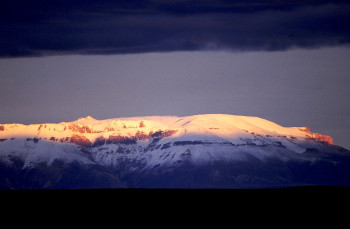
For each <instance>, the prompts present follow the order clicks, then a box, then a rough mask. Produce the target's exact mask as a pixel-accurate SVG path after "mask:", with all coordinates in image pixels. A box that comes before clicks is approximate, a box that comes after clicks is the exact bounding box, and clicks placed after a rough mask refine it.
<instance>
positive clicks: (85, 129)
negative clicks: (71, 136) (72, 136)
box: [68, 123, 93, 133]
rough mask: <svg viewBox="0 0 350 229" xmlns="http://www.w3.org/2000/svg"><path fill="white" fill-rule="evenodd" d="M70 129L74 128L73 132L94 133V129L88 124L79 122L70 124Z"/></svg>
mask: <svg viewBox="0 0 350 229" xmlns="http://www.w3.org/2000/svg"><path fill="white" fill-rule="evenodd" d="M68 129H70V130H72V131H73V132H79V133H93V131H92V129H90V127H88V126H87V125H78V124H74V123H72V124H70V125H69V126H68Z"/></svg>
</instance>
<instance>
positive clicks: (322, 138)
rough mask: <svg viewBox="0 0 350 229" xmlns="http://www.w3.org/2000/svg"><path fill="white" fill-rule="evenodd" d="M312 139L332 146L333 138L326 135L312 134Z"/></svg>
mask: <svg viewBox="0 0 350 229" xmlns="http://www.w3.org/2000/svg"><path fill="white" fill-rule="evenodd" d="M312 137H313V138H314V139H315V140H316V141H319V142H327V143H328V144H330V145H333V138H332V137H331V136H328V135H323V134H318V133H313V134H312Z"/></svg>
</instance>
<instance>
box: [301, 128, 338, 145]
mask: <svg viewBox="0 0 350 229" xmlns="http://www.w3.org/2000/svg"><path fill="white" fill-rule="evenodd" d="M300 130H302V131H305V132H306V133H308V134H309V137H310V138H311V139H313V140H315V141H319V142H325V143H328V144H330V145H333V138H332V137H331V136H328V135H324V134H319V133H312V132H311V130H310V128H309V127H303V128H300Z"/></svg>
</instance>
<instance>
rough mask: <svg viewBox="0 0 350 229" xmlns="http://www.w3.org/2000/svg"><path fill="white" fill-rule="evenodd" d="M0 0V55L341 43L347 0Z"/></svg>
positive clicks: (349, 31)
mask: <svg viewBox="0 0 350 229" xmlns="http://www.w3.org/2000/svg"><path fill="white" fill-rule="evenodd" d="M246 2H247V1H243V0H237V1H227V0H226V1H225V0H216V1H186V0H167V1H164V0H163V1H161V0H147V1H146V0H141V1H126V0H125V1H111V0H103V1H82V0H75V1H74V0H71V1H68V0H61V1H56V0H54V1H21V0H19V1H17V0H12V1H5V2H4V3H3V6H2V7H1V9H0V34H1V36H0V56H2V57H15V56H35V55H51V54H120V53H143V52H163V51H177V50H203V49H204V50H208V49H209V50H210V49H214V50H215V49H225V50H226V49H227V50H237V51H246V50H285V49H289V48H293V47H302V48H315V47H320V46H337V45H348V44H349V43H350V4H349V3H348V1H323V0H321V1H298V0H294V1H293V0H288V1H277V0H270V1H257V0H255V1H250V2H249V3H246Z"/></svg>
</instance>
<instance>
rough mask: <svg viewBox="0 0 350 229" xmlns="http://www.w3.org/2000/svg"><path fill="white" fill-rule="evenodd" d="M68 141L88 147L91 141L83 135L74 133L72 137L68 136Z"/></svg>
mask: <svg viewBox="0 0 350 229" xmlns="http://www.w3.org/2000/svg"><path fill="white" fill-rule="evenodd" d="M70 142H71V143H74V144H77V145H79V146H84V147H89V146H91V144H92V143H91V141H90V140H89V139H88V138H86V137H85V136H80V135H76V134H74V135H72V137H71V138H70Z"/></svg>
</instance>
